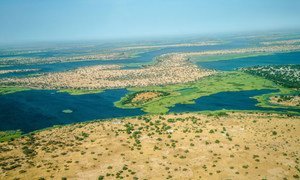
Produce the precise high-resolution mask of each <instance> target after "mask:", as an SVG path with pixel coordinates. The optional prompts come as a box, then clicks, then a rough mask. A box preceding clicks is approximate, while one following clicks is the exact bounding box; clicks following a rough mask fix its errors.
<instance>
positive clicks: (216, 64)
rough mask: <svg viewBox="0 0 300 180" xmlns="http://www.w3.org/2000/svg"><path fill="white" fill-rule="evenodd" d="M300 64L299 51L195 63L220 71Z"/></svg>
mask: <svg viewBox="0 0 300 180" xmlns="http://www.w3.org/2000/svg"><path fill="white" fill-rule="evenodd" d="M286 64H300V52H291V53H278V54H274V55H267V56H256V57H248V58H239V59H232V60H221V61H212V62H198V63H197V65H199V66H201V67H204V68H208V69H216V70H221V71H231V70H235V69H238V68H242V67H251V66H257V65H286Z"/></svg>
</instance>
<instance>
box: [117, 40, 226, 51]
mask: <svg viewBox="0 0 300 180" xmlns="http://www.w3.org/2000/svg"><path fill="white" fill-rule="evenodd" d="M220 44H222V42H219V41H207V42H195V43H179V44H163V45H153V46H151V45H149V46H129V47H122V48H117V49H116V50H121V51H124V50H132V49H147V48H168V47H191V46H214V45H220Z"/></svg>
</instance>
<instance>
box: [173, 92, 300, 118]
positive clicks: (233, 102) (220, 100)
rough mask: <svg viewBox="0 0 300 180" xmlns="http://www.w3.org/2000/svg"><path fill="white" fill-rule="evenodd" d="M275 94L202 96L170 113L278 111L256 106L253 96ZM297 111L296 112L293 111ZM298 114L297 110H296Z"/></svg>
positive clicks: (241, 93)
mask: <svg viewBox="0 0 300 180" xmlns="http://www.w3.org/2000/svg"><path fill="white" fill-rule="evenodd" d="M272 92H277V91H275V90H268V89H264V90H250V91H233V92H220V93H216V94H212V95H209V96H203V97H200V98H198V99H196V100H195V104H177V105H175V106H174V107H173V108H171V109H170V112H193V111H207V110H212V111H215V110H223V109H226V110H280V111H285V110H286V109H279V108H277V109H274V108H263V107H259V106H256V104H257V103H258V102H257V100H256V99H254V98H252V97H254V96H258V95H262V94H269V93H272ZM295 111H297V110H295ZM298 112H299V110H298Z"/></svg>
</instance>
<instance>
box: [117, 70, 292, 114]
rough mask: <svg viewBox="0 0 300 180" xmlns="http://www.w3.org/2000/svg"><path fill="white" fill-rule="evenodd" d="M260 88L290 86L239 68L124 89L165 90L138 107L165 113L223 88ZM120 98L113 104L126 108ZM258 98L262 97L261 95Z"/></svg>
mask: <svg viewBox="0 0 300 180" xmlns="http://www.w3.org/2000/svg"><path fill="white" fill-rule="evenodd" d="M261 89H273V90H275V89H276V90H277V89H278V90H279V91H280V93H291V92H292V90H291V89H289V88H284V87H282V86H280V85H277V84H275V83H273V82H272V81H270V80H267V79H264V78H262V77H257V76H253V75H250V74H247V73H244V72H240V71H234V72H226V73H219V74H216V75H213V76H210V77H206V78H203V79H201V80H199V81H196V82H191V83H186V84H177V85H167V86H149V87H141V88H129V89H128V90H129V91H132V92H142V91H162V92H168V93H169V95H167V96H164V97H159V98H157V99H155V100H153V101H150V102H148V103H145V104H143V106H142V110H143V111H145V112H148V113H167V112H168V111H169V108H170V107H173V106H174V105H175V104H179V103H181V104H192V103H194V100H195V99H197V98H199V97H202V96H208V95H211V94H215V93H219V92H226V91H242V90H261ZM122 100H123V99H122ZM122 100H121V101H118V102H117V103H115V105H116V106H117V107H121V108H128V106H125V105H122V103H121V102H122ZM258 100H263V101H265V99H264V98H263V99H258ZM262 105H264V104H262Z"/></svg>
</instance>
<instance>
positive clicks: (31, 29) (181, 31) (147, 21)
mask: <svg viewBox="0 0 300 180" xmlns="http://www.w3.org/2000/svg"><path fill="white" fill-rule="evenodd" d="M277 29H300V0H205V1H204V0H0V43H6V42H27V41H56V40H58V41H61V40H93V39H95V40H96V39H99V40H100V39H118V38H120V39H121V38H143V37H145V38H148V37H155V36H175V35H188V34H214V33H215V34H217V33H230V32H243V31H248V32H250V31H269V30H277Z"/></svg>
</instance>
